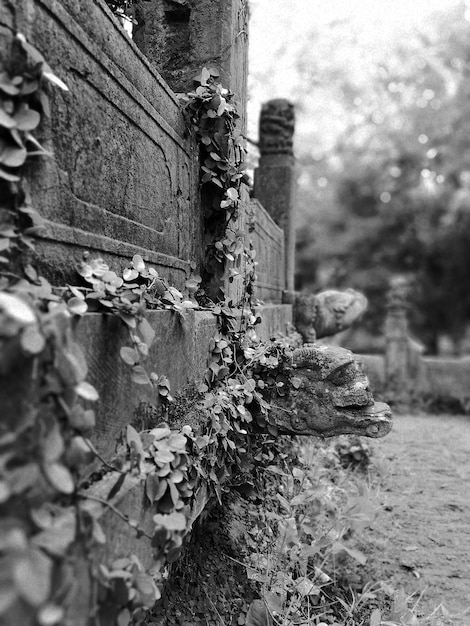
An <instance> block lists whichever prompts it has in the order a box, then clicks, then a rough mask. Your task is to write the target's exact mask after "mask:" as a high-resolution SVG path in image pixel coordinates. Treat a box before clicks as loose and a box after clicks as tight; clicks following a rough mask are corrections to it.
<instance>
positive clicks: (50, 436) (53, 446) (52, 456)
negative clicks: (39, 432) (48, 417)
mask: <svg viewBox="0 0 470 626" xmlns="http://www.w3.org/2000/svg"><path fill="white" fill-rule="evenodd" d="M41 447H42V455H43V458H44V460H45V461H46V463H53V462H54V461H57V459H59V458H60V457H61V456H62V454H63V453H64V439H63V437H62V433H61V432H60V429H59V425H58V424H54V425H53V426H52V428H51V429H50V430H49V432H48V433H47V436H46V438H45V439H44V441H43V442H42V446H41Z"/></svg>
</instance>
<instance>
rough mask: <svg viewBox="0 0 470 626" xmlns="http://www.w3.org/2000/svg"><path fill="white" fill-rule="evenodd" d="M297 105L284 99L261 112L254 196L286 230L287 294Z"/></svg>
mask: <svg viewBox="0 0 470 626" xmlns="http://www.w3.org/2000/svg"><path fill="white" fill-rule="evenodd" d="M294 121H295V120H294V106H293V105H292V104H291V103H290V102H289V101H288V100H284V99H277V100H270V101H269V102H267V103H265V104H264V105H263V107H262V109H261V116H260V122H259V150H260V160H259V165H258V168H257V169H256V171H255V182H254V195H255V198H257V199H258V200H259V201H260V202H261V204H262V205H263V206H264V208H265V209H266V210H267V211H268V213H269V214H270V215H271V217H272V218H273V219H274V221H275V222H276V224H277V225H278V226H280V227H281V228H282V229H283V230H284V244H285V245H284V250H285V268H286V284H285V289H286V290H287V292H288V293H289V292H293V290H294V263H295V214H294V211H295V176H296V174H295V158H294V151H293V136H294Z"/></svg>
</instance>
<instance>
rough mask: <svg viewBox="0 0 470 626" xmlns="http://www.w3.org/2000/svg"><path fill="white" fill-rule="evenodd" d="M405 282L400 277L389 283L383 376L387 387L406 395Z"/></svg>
mask: <svg viewBox="0 0 470 626" xmlns="http://www.w3.org/2000/svg"><path fill="white" fill-rule="evenodd" d="M408 289H409V286H408V282H407V280H406V278H404V277H403V276H394V277H393V278H392V279H391V281H390V290H389V293H388V303H387V316H386V318H385V372H386V377H387V387H389V388H390V389H391V390H396V391H397V392H405V391H406V390H407V389H408V388H409V385H410V371H409V329H408V308H409V304H408Z"/></svg>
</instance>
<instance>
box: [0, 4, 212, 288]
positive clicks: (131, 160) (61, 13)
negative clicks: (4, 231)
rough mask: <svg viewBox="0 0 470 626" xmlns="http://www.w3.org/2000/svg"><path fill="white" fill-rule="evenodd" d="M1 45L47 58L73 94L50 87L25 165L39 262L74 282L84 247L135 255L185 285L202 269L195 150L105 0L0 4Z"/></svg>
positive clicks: (166, 94)
mask: <svg viewBox="0 0 470 626" xmlns="http://www.w3.org/2000/svg"><path fill="white" fill-rule="evenodd" d="M0 6H1V12H0V13H1V16H2V18H1V20H2V26H1V30H0V36H1V41H0V45H1V49H2V50H4V51H7V50H9V49H10V41H11V39H12V35H13V32H14V31H18V32H21V33H23V34H24V35H25V36H26V38H27V39H28V40H29V41H30V42H31V43H32V44H33V45H35V46H36V47H37V48H38V49H39V50H40V51H41V52H42V53H43V54H44V56H45V57H46V58H47V60H48V63H49V64H50V65H51V67H52V68H53V71H54V72H55V73H56V74H57V75H58V76H59V77H60V78H61V79H62V80H63V81H64V82H65V83H66V84H67V86H68V88H69V92H63V91H61V90H59V89H50V98H51V116H50V122H49V124H48V128H46V129H45V130H44V137H42V139H43V140H44V143H45V145H46V147H47V148H48V149H49V150H50V151H51V153H52V154H53V158H52V159H41V160H40V161H38V163H37V164H35V166H34V168H32V170H31V178H32V189H31V191H32V195H33V197H34V199H35V202H36V203H37V204H38V205H39V206H40V209H41V213H42V214H43V216H44V217H45V218H46V219H47V228H46V231H45V234H44V236H43V238H42V240H41V241H40V245H39V259H40V264H41V266H42V267H41V269H42V270H43V272H45V273H46V275H47V276H49V277H50V278H52V279H53V280H54V281H57V282H58V283H63V282H64V281H70V279H71V277H72V276H73V275H74V268H75V264H76V263H77V262H79V261H80V259H81V256H82V253H83V251H84V250H89V251H90V252H91V253H92V254H93V255H95V256H102V257H103V258H104V259H105V260H106V261H108V262H109V263H110V265H113V266H115V265H116V264H118V265H121V266H122V265H125V264H126V263H127V262H128V260H129V259H130V258H132V256H133V255H134V254H137V253H138V254H141V255H142V257H143V258H144V259H145V260H146V261H148V262H149V263H152V264H153V265H154V266H155V267H156V268H157V269H158V271H159V272H160V273H161V274H162V275H163V276H165V277H166V278H168V279H169V280H170V281H171V283H172V284H174V285H176V286H179V287H181V286H182V285H183V284H184V281H185V279H186V277H187V276H188V274H189V263H190V261H192V262H194V263H196V264H197V265H200V262H201V251H202V245H201V242H202V219H201V210H200V201H199V193H198V176H199V171H198V159H197V155H198V152H197V149H196V146H195V145H194V143H193V142H192V141H191V139H190V138H189V137H188V133H187V130H186V127H185V124H184V120H183V116H182V114H181V110H180V107H179V106H178V102H177V98H176V96H175V94H174V93H173V92H172V91H171V90H170V88H169V87H168V86H167V85H166V83H165V82H164V81H163V79H162V78H161V76H160V75H159V73H158V72H157V71H156V69H155V68H154V67H153V66H152V65H151V63H149V61H148V59H146V57H145V56H144V55H143V54H142V53H141V52H140V50H139V49H138V48H137V46H136V45H135V44H134V43H133V42H132V41H131V40H130V39H129V37H128V36H127V34H126V33H125V31H124V29H123V28H122V26H121V24H120V23H119V21H118V20H117V19H116V18H115V17H114V16H113V15H112V14H111V12H110V11H109V9H108V8H107V6H106V4H105V3H104V2H103V1H102V0H81V1H80V2H79V3H77V2H75V0H61V2H57V1H55V0H22V1H21V2H19V3H18V4H14V5H13V7H14V8H13V9H11V8H10V7H11V3H8V4H7V3H6V1H5V0H2V4H1V5H0Z"/></svg>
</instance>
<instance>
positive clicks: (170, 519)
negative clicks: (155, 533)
mask: <svg viewBox="0 0 470 626" xmlns="http://www.w3.org/2000/svg"><path fill="white" fill-rule="evenodd" d="M153 521H154V522H155V525H156V526H163V527H164V528H166V529H167V530H176V531H183V530H186V517H185V516H184V515H183V513H170V514H169V515H162V514H160V513H158V514H157V515H154V516H153Z"/></svg>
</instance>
